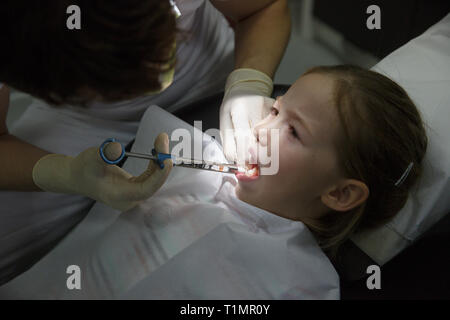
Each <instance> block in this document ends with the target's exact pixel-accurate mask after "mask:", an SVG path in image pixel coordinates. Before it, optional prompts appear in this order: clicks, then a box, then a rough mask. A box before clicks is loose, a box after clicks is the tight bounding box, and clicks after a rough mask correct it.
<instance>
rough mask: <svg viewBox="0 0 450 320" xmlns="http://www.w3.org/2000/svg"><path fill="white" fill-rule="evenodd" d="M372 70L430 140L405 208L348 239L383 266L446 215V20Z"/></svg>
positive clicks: (449, 201)
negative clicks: (394, 89)
mask: <svg viewBox="0 0 450 320" xmlns="http://www.w3.org/2000/svg"><path fill="white" fill-rule="evenodd" d="M372 69H373V70H375V71H377V72H380V73H382V74H384V75H386V76H388V77H389V78H391V79H393V80H394V81H396V82H397V83H398V84H399V85H401V86H402V87H403V88H404V89H405V90H406V91H407V93H408V94H409V96H410V97H411V99H412V100H413V101H414V102H415V104H416V106H417V107H418V109H419V112H420V113H421V115H422V117H423V120H424V122H425V126H426V130H427V134H428V139H429V140H428V150H427V153H426V155H425V159H424V171H423V176H422V178H421V179H420V181H419V182H418V183H417V185H416V186H415V188H413V189H412V190H411V194H410V197H409V199H408V201H407V203H406V205H405V206H404V208H403V209H402V210H401V211H400V212H399V213H398V214H397V215H396V216H395V218H394V219H393V220H391V222H389V223H387V224H386V225H384V226H382V227H379V228H376V229H374V230H371V231H364V232H361V233H359V234H357V235H355V236H353V237H352V241H353V243H354V244H356V246H357V247H359V248H360V249H361V250H362V251H364V252H365V253H366V254H367V255H368V256H369V257H370V258H371V259H373V260H374V261H375V262H376V263H378V264H379V265H383V264H385V263H386V262H388V261H389V260H390V259H392V258H393V257H394V256H396V255H397V254H398V253H400V252H401V251H402V250H403V249H405V248H406V247H408V246H409V245H410V244H412V243H413V242H414V241H415V240H418V239H419V238H420V236H421V235H422V234H423V233H424V232H426V231H427V230H428V229H429V228H430V227H431V226H433V224H435V223H436V222H438V221H439V220H440V219H441V218H443V217H444V216H445V215H446V214H448V213H449V212H450V14H448V15H447V16H446V17H444V18H443V19H442V20H441V21H439V22H438V23H437V24H435V25H433V26H432V27H431V28H429V29H428V30H427V31H425V33H423V34H422V35H420V36H419V37H417V38H415V39H413V40H411V41H410V42H408V43H407V44H405V45H404V46H402V47H400V48H399V49H397V50H395V51H394V52H392V53H391V54H390V55H388V56H387V57H386V58H384V59H383V60H382V61H380V62H379V63H378V64H377V65H375V66H374V67H373V68H372Z"/></svg>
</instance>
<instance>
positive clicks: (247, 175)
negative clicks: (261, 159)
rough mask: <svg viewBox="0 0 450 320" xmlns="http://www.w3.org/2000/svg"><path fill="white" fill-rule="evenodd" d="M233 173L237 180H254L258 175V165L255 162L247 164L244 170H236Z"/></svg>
mask: <svg viewBox="0 0 450 320" xmlns="http://www.w3.org/2000/svg"><path fill="white" fill-rule="evenodd" d="M235 175H236V178H237V179H238V180H239V181H255V180H256V179H258V177H259V167H258V165H257V164H247V165H246V166H245V171H236V172H235Z"/></svg>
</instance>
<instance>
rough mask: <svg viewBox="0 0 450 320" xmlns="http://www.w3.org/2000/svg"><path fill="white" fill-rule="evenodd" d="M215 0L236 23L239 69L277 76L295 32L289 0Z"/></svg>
mask: <svg viewBox="0 0 450 320" xmlns="http://www.w3.org/2000/svg"><path fill="white" fill-rule="evenodd" d="M211 3H212V4H213V5H214V6H215V7H216V8H217V9H218V10H219V11H220V12H222V13H223V15H224V16H225V17H227V18H228V19H229V20H231V22H232V24H233V25H234V26H233V28H234V32H235V69H239V68H250V69H255V70H258V71H261V72H263V73H265V74H266V75H268V76H269V77H270V78H273V76H274V74H275V71H276V69H277V68H278V65H279V63H280V61H281V58H282V57H283V54H284V51H285V50H286V46H287V44H288V42H289V36H290V32H291V17H290V13H289V7H288V5H287V0H252V1H245V0H244V1H243V0H226V1H224V0H211Z"/></svg>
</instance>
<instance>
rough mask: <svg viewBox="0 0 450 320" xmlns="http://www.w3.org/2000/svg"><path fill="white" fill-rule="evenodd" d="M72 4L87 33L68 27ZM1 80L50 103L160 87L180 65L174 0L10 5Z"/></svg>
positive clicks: (2, 32)
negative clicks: (163, 75) (163, 77)
mask: <svg viewBox="0 0 450 320" xmlns="http://www.w3.org/2000/svg"><path fill="white" fill-rule="evenodd" d="M70 5H78V6H79V8H80V11H81V15H80V18H81V19H80V20H81V29H79V30H78V29H74V30H69V29H68V28H67V26H66V21H67V19H68V18H69V16H70V14H68V13H66V10H67V8H68V7H69V6H70ZM1 7H2V10H3V11H5V12H3V13H4V14H2V18H1V19H0V39H1V41H2V42H3V43H5V44H6V47H5V48H2V50H1V52H0V64H1V66H0V82H5V83H6V84H8V85H9V86H11V87H13V88H15V89H18V90H21V91H24V92H27V93H29V94H31V95H34V96H36V97H38V98H41V99H43V100H46V101H47V102H49V103H50V104H54V105H59V104H64V103H70V104H82V105H83V104H86V103H87V102H88V101H90V100H93V99H99V100H103V101H118V100H125V99H130V98H133V97H136V96H139V95H142V94H144V93H147V92H151V91H158V90H159V89H160V88H161V84H160V81H159V79H158V78H159V75H160V74H161V73H163V72H165V71H167V70H170V69H171V68H172V67H173V65H174V63H175V59H174V54H175V52H174V50H173V47H174V43H175V38H176V33H177V30H176V24H175V15H174V13H173V11H172V7H171V5H170V3H169V0H165V1H162V0H146V1H142V0H116V1H102V0H58V1H37V0H32V1H17V0H5V1H3V2H2V4H1Z"/></svg>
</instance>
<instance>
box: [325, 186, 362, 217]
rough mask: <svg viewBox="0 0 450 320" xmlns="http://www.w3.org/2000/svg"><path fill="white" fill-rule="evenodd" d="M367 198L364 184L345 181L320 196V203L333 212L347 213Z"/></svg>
mask: <svg viewBox="0 0 450 320" xmlns="http://www.w3.org/2000/svg"><path fill="white" fill-rule="evenodd" d="M368 197H369V188H368V187H367V186H366V184H365V183H364V182H361V181H359V180H355V179H346V180H343V181H342V182H340V183H339V184H338V185H336V186H333V188H331V189H330V190H328V191H327V192H326V193H325V194H323V195H322V196H321V200H322V202H323V203H324V204H325V205H326V206H327V207H329V208H330V209H333V210H335V211H348V210H351V209H353V208H355V207H358V206H359V205H361V204H362V203H363V202H364V201H366V200H367V198H368Z"/></svg>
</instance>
